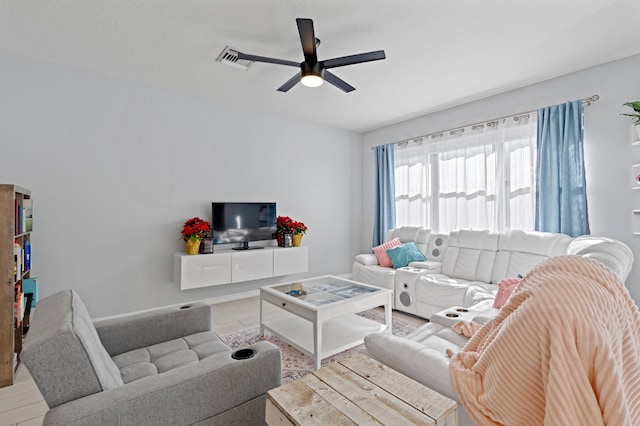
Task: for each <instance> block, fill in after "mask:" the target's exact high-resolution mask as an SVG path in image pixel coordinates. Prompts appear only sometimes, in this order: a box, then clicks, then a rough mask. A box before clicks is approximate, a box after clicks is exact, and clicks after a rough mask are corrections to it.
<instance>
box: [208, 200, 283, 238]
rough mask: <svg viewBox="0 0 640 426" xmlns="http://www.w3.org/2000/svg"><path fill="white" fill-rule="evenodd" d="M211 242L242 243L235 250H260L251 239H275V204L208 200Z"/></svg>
mask: <svg viewBox="0 0 640 426" xmlns="http://www.w3.org/2000/svg"><path fill="white" fill-rule="evenodd" d="M211 211H212V224H213V225H212V228H213V243H214V244H231V243H241V244H242V245H241V246H239V247H234V250H248V249H261V248H264V247H262V246H256V245H254V246H250V245H249V243H250V242H252V241H263V240H272V239H275V238H276V203H237V202H233V203H215V202H214V203H211Z"/></svg>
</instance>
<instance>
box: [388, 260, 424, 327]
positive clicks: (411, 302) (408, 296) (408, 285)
mask: <svg viewBox="0 0 640 426" xmlns="http://www.w3.org/2000/svg"><path fill="white" fill-rule="evenodd" d="M429 273H430V270H429V269H421V268H414V267H411V266H405V267H404V268H398V269H396V275H395V278H394V290H395V291H394V294H395V296H394V306H393V307H394V309H396V310H398V311H402V312H407V313H409V314H413V315H416V314H417V310H416V280H417V279H418V278H420V277H421V276H422V275H428V274H429Z"/></svg>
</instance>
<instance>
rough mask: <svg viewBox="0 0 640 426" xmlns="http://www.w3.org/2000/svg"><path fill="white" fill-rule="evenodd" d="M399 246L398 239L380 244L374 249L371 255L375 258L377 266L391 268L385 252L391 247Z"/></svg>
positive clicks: (391, 264) (391, 265)
mask: <svg viewBox="0 0 640 426" xmlns="http://www.w3.org/2000/svg"><path fill="white" fill-rule="evenodd" d="M400 244H401V243H400V238H394V239H393V240H391V241H387V242H386V243H382V244H380V245H379V246H376V247H374V248H373V253H374V254H375V255H376V258H378V264H379V265H380V266H384V267H385V268H391V267H393V263H392V262H391V259H390V258H389V255H388V254H387V250H388V249H390V248H393V247H397V246H399V245H400Z"/></svg>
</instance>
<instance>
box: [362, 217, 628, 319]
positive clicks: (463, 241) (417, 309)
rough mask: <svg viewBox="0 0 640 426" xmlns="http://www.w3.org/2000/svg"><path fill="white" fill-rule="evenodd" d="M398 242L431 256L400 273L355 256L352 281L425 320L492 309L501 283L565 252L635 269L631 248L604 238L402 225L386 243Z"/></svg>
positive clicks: (368, 257) (373, 258)
mask: <svg viewBox="0 0 640 426" xmlns="http://www.w3.org/2000/svg"><path fill="white" fill-rule="evenodd" d="M393 238H399V239H400V241H401V242H403V243H407V242H410V241H412V242H415V243H416V245H417V247H418V248H419V249H420V251H422V253H423V254H425V256H426V257H427V260H426V261H420V262H412V263H409V265H408V266H407V267H402V268H398V269H393V268H388V267H382V266H380V265H379V264H378V260H377V258H376V256H375V255H374V254H360V255H358V256H356V259H355V262H354V264H353V268H352V279H353V280H355V281H360V282H364V283H367V284H371V285H376V286H379V287H384V288H388V289H392V290H394V292H395V305H394V308H395V309H397V310H401V311H404V312H408V313H411V314H414V315H417V316H420V317H423V318H427V319H428V318H430V317H431V315H433V314H435V313H437V312H440V311H442V310H443V309H446V308H449V307H452V306H459V307H470V306H472V305H474V306H476V308H477V309H480V305H478V303H480V302H483V301H484V303H485V305H487V307H488V306H490V305H491V304H492V301H493V298H494V296H495V293H496V291H497V283H498V282H499V281H500V280H502V279H504V278H516V277H518V276H524V275H525V274H526V273H527V272H528V271H529V270H530V269H531V268H532V267H534V266H535V265H537V264H538V263H540V262H542V261H543V260H545V259H548V258H549V257H552V256H560V255H564V254H577V255H586V256H589V257H595V258H598V260H600V261H601V262H603V263H605V264H606V265H607V266H609V267H610V268H611V269H613V270H615V271H616V273H617V274H618V275H619V276H621V277H623V281H624V279H626V277H627V275H628V274H629V271H630V270H631V263H630V262H628V258H629V255H630V256H631V259H633V255H632V254H631V250H630V249H629V247H627V246H626V245H625V244H623V243H621V242H619V241H616V240H612V239H610V238H604V237H594V236H583V237H578V238H572V237H569V236H567V235H564V234H555V233H548V232H525V231H520V230H514V231H509V232H505V233H500V234H499V233H492V232H489V231H486V230H459V231H454V232H451V233H450V234H449V235H443V234H434V233H431V232H430V231H429V230H428V229H424V228H418V227H401V228H396V229H393V230H391V231H390V232H389V233H388V234H387V238H386V241H390V240H392V239H393Z"/></svg>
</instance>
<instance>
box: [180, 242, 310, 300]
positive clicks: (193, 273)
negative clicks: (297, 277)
mask: <svg viewBox="0 0 640 426" xmlns="http://www.w3.org/2000/svg"><path fill="white" fill-rule="evenodd" d="M308 270H309V251H308V248H307V246H301V247H286V248H284V247H265V248H264V249H260V250H230V249H229V250H220V251H217V252H215V253H212V254H198V255H191V256H189V255H187V254H184V253H175V254H174V255H173V281H174V282H175V283H176V284H178V285H179V286H180V289H181V290H187V289H191V288H199V287H209V286H214V285H222V284H229V283H237V282H242V281H251V280H258V279H261V278H271V277H278V276H282V275H289V274H297V273H301V272H307V271H308Z"/></svg>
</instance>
